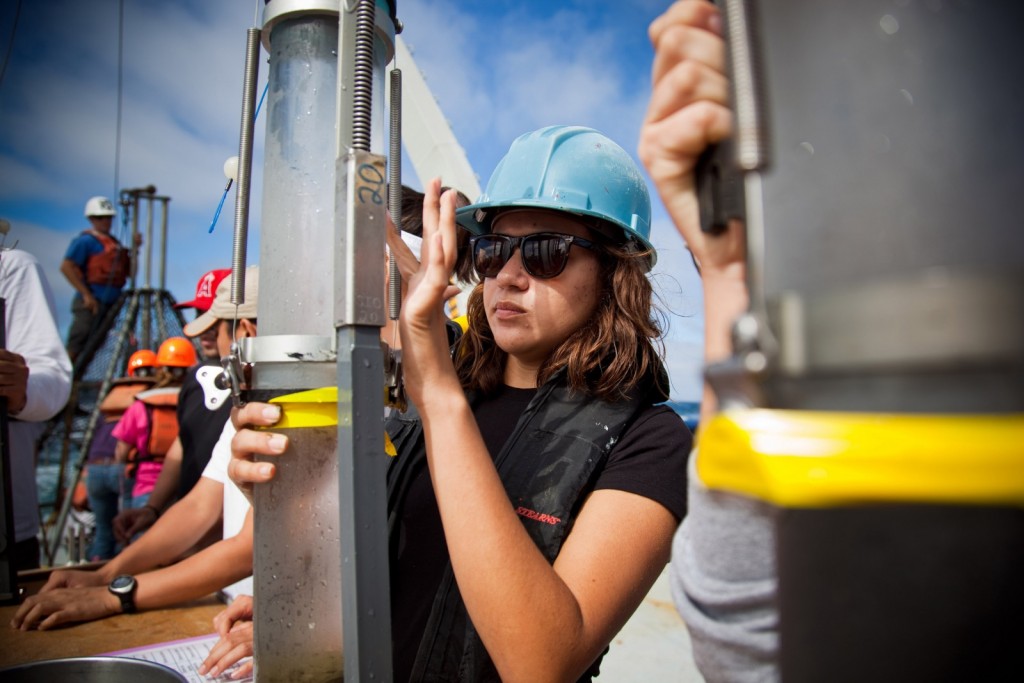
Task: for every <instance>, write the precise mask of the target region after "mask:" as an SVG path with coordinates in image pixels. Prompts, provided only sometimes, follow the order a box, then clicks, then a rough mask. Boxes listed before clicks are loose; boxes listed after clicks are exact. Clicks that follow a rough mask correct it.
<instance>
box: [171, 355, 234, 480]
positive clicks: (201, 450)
mask: <svg viewBox="0 0 1024 683" xmlns="http://www.w3.org/2000/svg"><path fill="white" fill-rule="evenodd" d="M211 365H213V364H212V363H211ZM201 367H203V366H202V365H196V366H193V367H192V368H190V369H189V371H188V373H186V374H185V381H184V382H183V383H182V385H181V393H180V394H178V437H179V438H180V439H181V448H182V457H181V478H180V479H179V480H178V498H184V497H185V495H186V494H187V493H188V492H189V491H191V490H192V487H193V486H195V485H196V482H198V481H199V477H201V476H203V470H204V469H206V463H208V462H210V454H211V453H213V445H214V444H215V443H217V439H219V438H220V433H221V432H222V431H223V430H224V423H225V422H227V419H228V417H229V416H230V415H231V401H224V403H223V404H222V405H221V406H220V407H219V408H217V410H213V411H211V410H208V409H207V408H206V404H205V403H204V401H205V397H204V396H203V388H202V387H201V386H200V385H199V380H197V379H196V371H197V370H199V368H201Z"/></svg>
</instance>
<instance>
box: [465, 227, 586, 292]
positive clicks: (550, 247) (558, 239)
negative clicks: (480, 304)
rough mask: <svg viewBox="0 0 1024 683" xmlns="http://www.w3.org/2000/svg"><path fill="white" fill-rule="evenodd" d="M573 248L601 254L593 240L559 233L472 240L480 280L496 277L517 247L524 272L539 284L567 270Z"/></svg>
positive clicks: (486, 236)
mask: <svg viewBox="0 0 1024 683" xmlns="http://www.w3.org/2000/svg"><path fill="white" fill-rule="evenodd" d="M573 245H575V246H578V247H583V248H584V249H590V250H591V251H599V248H598V246H597V245H596V244H594V243H593V242H591V241H590V240H585V239H583V238H582V237H576V236H575V235H562V234H560V233H557V232H535V233H533V234H532V235H524V236H522V237H510V236H509V235H478V236H476V237H473V238H471V239H470V240H469V247H470V249H471V250H472V252H473V267H474V268H476V272H477V273H478V274H479V275H480V277H497V275H498V273H500V272H501V269H502V268H504V267H505V264H506V263H508V260H509V259H510V258H512V254H514V253H515V251H516V248H517V247H518V248H519V253H520V256H521V257H522V259H523V268H525V269H526V272H527V273H529V274H530V275H532V276H533V277H535V278H538V279H540V280H546V279H549V278H553V277H556V276H558V275H559V274H560V273H561V272H562V271H563V270H565V265H566V264H567V263H569V248H570V247H571V246H573Z"/></svg>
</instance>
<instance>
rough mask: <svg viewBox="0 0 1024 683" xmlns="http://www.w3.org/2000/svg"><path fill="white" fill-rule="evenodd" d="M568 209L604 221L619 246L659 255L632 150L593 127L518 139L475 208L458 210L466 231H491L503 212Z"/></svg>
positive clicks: (652, 256)
mask: <svg viewBox="0 0 1024 683" xmlns="http://www.w3.org/2000/svg"><path fill="white" fill-rule="evenodd" d="M513 207H515V208H533V209H548V210H553V211H565V212H566V213H570V214H574V215H577V216H582V217H590V218H596V219H599V221H603V223H604V224H605V226H603V227H608V226H610V229H609V230H602V232H603V233H605V234H606V235H607V236H608V237H610V238H611V239H613V240H615V241H616V242H617V243H619V244H630V243H632V244H633V245H635V246H636V247H637V248H638V250H640V251H649V252H650V262H649V266H653V265H654V262H655V260H656V259H657V253H656V252H655V250H654V247H653V246H652V245H651V243H650V241H649V238H650V235H651V197H650V194H649V193H648V192H647V183H646V182H645V181H644V178H643V176H642V175H641V173H640V169H639V168H637V165H636V164H635V163H634V162H633V159H632V157H630V156H629V154H627V153H626V150H624V149H622V147H619V146H618V145H617V144H615V143H614V142H612V141H611V139H609V138H608V137H607V136H605V135H603V134H602V133H599V132H598V131H596V130H594V129H593V128H583V127H581V126H549V127H547V128H541V129H540V130H535V131H533V132H532V133H526V134H525V135H521V136H520V137H518V138H516V140H515V141H514V142H513V143H512V146H511V147H510V148H509V150H508V153H507V154H506V155H505V157H504V158H503V159H502V160H501V162H499V163H498V167H497V168H496V169H494V173H493V174H491V179H490V180H489V181H488V182H487V189H486V190H484V193H483V194H482V195H480V198H479V199H477V200H476V202H474V203H473V204H470V205H469V206H465V207H463V208H461V209H459V210H458V211H457V212H456V220H457V221H458V223H459V225H461V226H462V227H463V228H465V229H466V230H468V231H470V232H471V233H473V234H476V235H479V234H482V233H485V232H488V231H489V230H490V225H491V221H492V220H494V217H495V215H497V213H499V211H500V210H501V209H505V208H513Z"/></svg>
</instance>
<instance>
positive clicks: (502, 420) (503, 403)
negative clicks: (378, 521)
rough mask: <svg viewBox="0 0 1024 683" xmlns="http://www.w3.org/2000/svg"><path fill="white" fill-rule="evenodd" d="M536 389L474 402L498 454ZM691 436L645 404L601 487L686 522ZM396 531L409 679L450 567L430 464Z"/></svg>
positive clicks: (397, 637) (403, 654)
mask: <svg viewBox="0 0 1024 683" xmlns="http://www.w3.org/2000/svg"><path fill="white" fill-rule="evenodd" d="M536 393H537V390H536V389H514V388H511V387H504V388H502V389H501V390H499V391H498V392H496V393H495V394H494V395H493V396H491V397H489V398H487V399H485V400H483V401H481V402H480V403H479V404H478V405H477V406H476V407H475V409H474V411H473V413H474V416H475V417H476V420H477V424H478V425H480V428H481V434H482V436H483V439H484V443H485V444H486V445H487V449H488V451H490V453H491V457H492V458H493V457H495V456H496V455H497V453H498V452H500V451H501V447H502V446H503V445H504V444H505V441H506V440H507V439H508V437H509V436H511V434H512V431H513V430H514V429H515V426H516V423H517V422H518V421H519V416H520V415H521V414H522V412H523V411H524V410H525V409H526V407H527V405H529V403H530V400H531V399H532V398H533V397H534V395H535V394H536ZM692 439H693V437H692V435H691V434H690V432H689V430H688V429H687V428H686V425H685V424H684V423H683V421H682V419H681V418H680V417H679V416H678V415H677V414H676V413H675V412H674V411H673V410H672V409H671V408H668V407H667V406H654V407H651V408H648V409H646V410H645V411H643V412H642V413H641V414H640V415H639V416H638V417H637V419H636V420H635V421H634V422H633V424H632V425H630V426H629V428H627V429H626V431H625V433H623V435H622V437H621V438H620V439H619V442H618V443H617V444H616V445H615V447H614V448H613V449H612V451H611V453H609V455H608V461H607V462H606V463H605V466H604V469H603V470H602V471H601V474H600V475H599V476H598V479H597V482H596V485H595V489H617V490H621V491H628V492H630V493H636V494H638V495H641V496H644V497H645V498H650V499H651V500H654V501H657V502H658V503H661V504H662V505H664V506H665V507H666V508H668V510H669V511H670V512H671V513H672V514H673V515H675V516H676V518H677V519H680V520H681V519H682V518H683V517H684V516H685V514H686V461H687V457H688V456H689V453H690V450H691V447H692ZM397 533H398V539H397V540H398V542H397V546H396V553H397V558H393V559H392V566H391V574H392V586H391V612H392V615H391V616H392V626H391V629H392V641H393V642H392V646H393V648H394V653H393V654H394V668H395V671H394V677H395V680H396V681H407V680H409V676H410V674H411V673H412V666H413V663H414V662H415V660H416V651H417V649H418V648H419V643H420V640H421V638H422V637H423V630H424V628H426V624H427V619H428V618H429V616H430V609H431V606H432V604H433V600H434V595H435V593H436V592H437V586H438V584H439V583H440V581H441V578H442V576H443V575H444V570H445V567H447V565H448V550H447V545H446V543H445V539H444V528H443V527H442V525H441V516H440V513H439V511H438V509H437V499H436V498H435V497H434V489H433V486H432V485H431V482H430V472H429V471H428V469H427V467H426V466H425V465H424V466H423V467H421V468H420V470H419V471H418V472H417V473H416V475H415V477H414V478H413V480H412V482H411V483H410V485H409V488H408V490H407V493H406V496H405V500H404V504H403V508H402V517H401V521H400V524H399V528H398V531H397ZM439 548H442V549H443V552H439V551H438V549H439ZM585 678H586V677H585Z"/></svg>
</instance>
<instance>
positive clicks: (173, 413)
mask: <svg viewBox="0 0 1024 683" xmlns="http://www.w3.org/2000/svg"><path fill="white" fill-rule="evenodd" d="M180 392H181V388H180V387H164V388H162V389H150V390H149V391H143V392H140V393H139V394H138V395H137V396H136V398H137V399H138V400H140V401H142V402H143V403H145V404H146V414H147V415H148V416H149V441H148V443H147V450H148V451H149V456H148V457H147V458H146V459H147V460H154V461H156V462H161V461H162V460H163V459H164V456H165V455H167V451H169V450H170V448H171V444H173V443H174V440H175V439H177V438H178V394H179V393H180ZM136 457H137V454H136Z"/></svg>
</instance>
